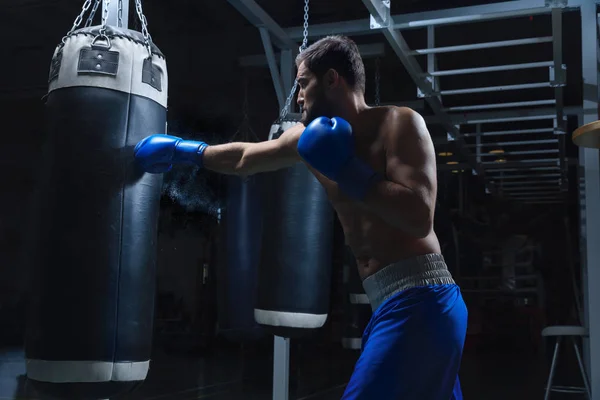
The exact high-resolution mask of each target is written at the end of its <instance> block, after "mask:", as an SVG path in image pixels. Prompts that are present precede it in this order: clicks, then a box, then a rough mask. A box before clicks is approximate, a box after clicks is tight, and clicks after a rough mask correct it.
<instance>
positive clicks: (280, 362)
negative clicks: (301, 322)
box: [273, 336, 290, 400]
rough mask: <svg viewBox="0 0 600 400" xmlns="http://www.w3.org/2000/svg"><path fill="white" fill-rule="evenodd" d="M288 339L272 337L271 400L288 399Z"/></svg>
mask: <svg viewBox="0 0 600 400" xmlns="http://www.w3.org/2000/svg"><path fill="white" fill-rule="evenodd" d="M289 387H290V339H289V338H284V337H279V336H273V400H288V399H289V397H290V391H289Z"/></svg>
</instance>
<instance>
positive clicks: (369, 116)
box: [135, 36, 467, 400]
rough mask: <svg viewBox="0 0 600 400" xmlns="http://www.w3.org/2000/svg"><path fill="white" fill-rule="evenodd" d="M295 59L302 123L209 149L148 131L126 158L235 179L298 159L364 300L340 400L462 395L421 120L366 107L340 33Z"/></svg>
mask: <svg viewBox="0 0 600 400" xmlns="http://www.w3.org/2000/svg"><path fill="white" fill-rule="evenodd" d="M296 65H297V67H298V73H297V80H298V84H299V87H300V90H299V93H298V104H299V105H300V106H301V108H302V122H301V123H299V124H297V125H295V126H294V127H292V128H290V129H289V130H287V131H286V132H284V133H283V134H282V135H281V136H280V137H279V138H278V139H276V140H271V141H266V142H261V143H228V144H223V145H215V146H208V145H207V144H206V143H202V142H192V141H186V140H183V139H181V138H178V137H174V136H168V135H153V136H149V137H147V138H145V139H144V140H142V141H141V142H140V143H138V145H137V146H136V148H135V157H136V158H137V160H138V161H139V163H140V165H141V166H142V167H143V169H144V170H145V171H147V172H152V173H160V172H166V171H168V170H169V169H170V168H171V166H172V165H173V164H176V163H194V164H197V165H200V166H203V167H204V168H207V169H209V170H212V171H216V172H220V173H224V174H236V175H242V176H243V175H250V174H255V173H258V172H265V171H272V170H276V169H279V168H285V167H288V166H290V165H293V164H294V163H296V162H298V161H303V162H304V163H306V165H307V166H308V168H309V169H310V170H311V171H312V173H313V174H314V175H315V176H316V178H317V179H318V180H319V181H320V182H321V184H322V185H323V186H324V188H325V190H326V191H327V194H328V196H329V199H330V201H331V203H332V205H333V207H334V208H335V210H336V212H337V214H338V217H339V220H340V222H341V224H342V227H343V229H344V234H345V237H346V243H347V244H348V245H349V246H350V248H351V249H352V252H353V253H354V255H355V257H356V260H357V264H358V266H359V273H360V276H361V278H362V279H363V286H364V288H365V292H366V294H367V296H368V298H369V301H370V303H371V307H372V308H373V316H372V318H371V320H370V322H369V324H368V326H367V328H366V329H365V332H364V335H363V341H362V351H361V355H360V357H359V359H358V361H357V363H356V366H355V369H354V372H353V374H352V376H351V378H350V382H349V383H348V385H347V387H346V390H345V393H344V395H343V399H348V400H349V399H365V400H373V399H377V400H386V399H399V400H400V399H401V400H448V399H462V393H461V388H460V383H459V379H458V371H459V367H460V362H461V357H462V350H463V343H464V339H465V334H466V323H467V309H466V306H465V303H464V302H463V299H462V296H461V292H460V289H459V287H458V286H457V285H456V284H455V282H454V280H453V279H452V276H451V274H450V272H449V271H448V269H447V267H446V264H445V262H444V258H443V256H442V255H441V254H440V244H439V242H438V239H437V237H436V234H435V232H434V230H433V217H434V208H435V200H436V195H437V180H436V160H435V151H434V147H433V143H432V140H431V137H430V134H429V132H428V130H427V127H426V125H425V123H424V120H423V118H422V117H421V116H420V115H419V114H418V113H416V112H414V111H413V110H410V109H408V108H402V107H369V106H368V105H367V104H366V102H365V99H364V92H365V72H364V65H363V62H362V60H361V57H360V54H359V52H358V48H357V46H356V45H355V43H354V42H352V41H351V40H350V39H348V38H346V37H343V36H330V37H326V38H324V39H321V40H319V41H318V42H316V43H314V44H313V45H311V46H310V47H309V48H307V49H306V50H305V51H304V52H302V53H300V54H299V56H298V58H297V60H296Z"/></svg>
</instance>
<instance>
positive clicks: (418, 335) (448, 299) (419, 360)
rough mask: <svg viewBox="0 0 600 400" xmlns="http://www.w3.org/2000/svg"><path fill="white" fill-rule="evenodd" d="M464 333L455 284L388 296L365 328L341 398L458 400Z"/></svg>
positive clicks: (462, 309) (463, 311)
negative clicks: (350, 374)
mask: <svg viewBox="0 0 600 400" xmlns="http://www.w3.org/2000/svg"><path fill="white" fill-rule="evenodd" d="M386 268H388V267H386ZM365 289H366V286H365ZM367 294H368V295H369V293H368V291H367ZM369 298H371V296H369ZM371 303H373V301H371ZM466 330H467V308H466V306H465V303H464V301H463V298H462V295H461V292H460V288H459V287H458V286H457V285H456V284H453V283H451V284H433V285H425V286H417V287H411V288H408V289H403V290H401V291H399V292H397V293H395V294H393V295H391V296H390V297H388V298H387V299H385V300H384V301H383V302H382V303H381V304H380V305H378V306H377V308H376V310H375V311H374V313H373V316H372V317H371V320H370V322H369V324H368V326H367V328H366V329H365V332H364V334H363V339H362V353H361V355H360V357H359V359H358V361H357V363H356V366H355V368H354V372H353V374H352V377H351V379H350V382H349V383H348V386H347V387H346V391H345V393H344V395H343V397H342V399H343V400H351V399H352V400H355V399H356V400H358V399H361V400H362V399H364V400H375V399H376V400H388V399H389V400H458V399H462V398H463V397H462V392H461V388H460V382H459V379H458V371H459V368H460V363H461V358H462V351H463V344H464V340H465V335H466Z"/></svg>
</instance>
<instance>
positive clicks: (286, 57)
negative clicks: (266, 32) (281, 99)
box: [279, 50, 294, 112]
mask: <svg viewBox="0 0 600 400" xmlns="http://www.w3.org/2000/svg"><path fill="white" fill-rule="evenodd" d="M280 60H281V62H280V63H279V69H280V71H279V74H280V76H281V83H282V84H283V91H284V93H285V95H286V97H287V96H288V95H289V94H290V92H291V91H292V86H294V55H293V53H292V50H282V51H281V54H280ZM290 112H293V110H290Z"/></svg>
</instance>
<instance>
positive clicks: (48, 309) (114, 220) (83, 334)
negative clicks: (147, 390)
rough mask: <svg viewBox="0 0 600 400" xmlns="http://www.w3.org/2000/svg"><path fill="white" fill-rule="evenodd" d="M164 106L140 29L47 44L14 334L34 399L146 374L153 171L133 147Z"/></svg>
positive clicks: (75, 394)
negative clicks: (30, 235)
mask: <svg viewBox="0 0 600 400" xmlns="http://www.w3.org/2000/svg"><path fill="white" fill-rule="evenodd" d="M150 50H151V53H150ZM166 107H167V69H166V63H165V58H164V56H163V55H162V54H161V52H160V50H159V49H158V48H157V47H156V46H154V45H153V44H151V42H150V41H149V37H148V36H146V40H145V38H144V36H143V35H142V34H141V33H138V32H135V31H131V30H128V29H120V28H114V27H110V26H96V27H86V28H82V29H79V30H75V31H72V32H69V33H68V34H67V36H66V37H65V38H64V40H63V42H62V43H61V44H60V45H59V46H58V47H57V49H56V51H55V53H54V57H53V59H52V64H51V68H50V77H49V92H48V96H47V99H46V112H47V118H48V121H47V143H46V147H45V155H46V156H47V157H46V158H45V160H44V161H43V162H42V163H41V165H42V167H43V170H44V172H45V173H46V174H45V176H44V179H43V180H42V181H43V182H44V183H45V184H46V185H45V186H44V187H43V189H42V191H43V202H42V203H41V206H42V207H43V209H42V213H41V214H42V215H43V218H42V219H41V220H40V224H39V225H38V231H39V234H40V235H41V237H40V238H39V239H40V240H39V242H37V246H36V247H37V248H35V249H31V251H33V252H36V257H37V258H36V262H35V265H34V271H33V280H34V282H32V283H33V287H32V290H31V293H32V299H31V305H32V310H31V313H30V317H31V320H30V323H29V327H28V333H27V337H26V357H27V377H28V379H29V381H31V382H32V383H33V385H34V387H35V388H36V389H37V390H38V391H39V392H40V393H41V394H43V398H60V399H78V400H81V399H105V398H109V397H111V398H112V397H113V396H115V395H117V394H122V393H126V392H128V391H130V390H132V389H133V388H134V387H135V386H136V385H137V384H139V383H140V382H142V381H144V379H145V378H146V375H147V373H148V368H149V364H150V361H149V360H150V353H151V341H152V337H151V335H152V329H153V310H154V293H155V279H156V274H155V261H156V260H155V259H156V241H157V225H158V213H159V200H160V191H161V184H162V175H151V174H143V173H142V172H140V170H139V169H138V168H137V167H136V165H135V163H134V157H133V148H134V146H135V145H136V143H137V142H138V141H140V140H141V139H143V138H144V137H146V136H147V135H149V134H151V133H157V132H165V130H166V126H165V124H166Z"/></svg>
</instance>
